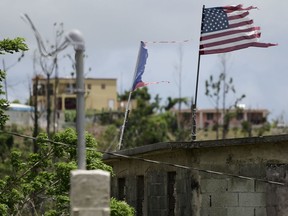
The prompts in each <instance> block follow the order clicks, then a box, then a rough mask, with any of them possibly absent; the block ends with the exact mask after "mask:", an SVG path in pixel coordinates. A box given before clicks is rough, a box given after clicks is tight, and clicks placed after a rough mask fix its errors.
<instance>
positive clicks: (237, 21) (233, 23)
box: [199, 5, 276, 55]
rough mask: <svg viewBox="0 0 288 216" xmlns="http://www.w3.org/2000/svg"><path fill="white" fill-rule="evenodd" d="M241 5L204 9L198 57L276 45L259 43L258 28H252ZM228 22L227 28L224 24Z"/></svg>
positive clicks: (251, 22) (250, 21) (245, 9)
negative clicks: (251, 47)
mask: <svg viewBox="0 0 288 216" xmlns="http://www.w3.org/2000/svg"><path fill="white" fill-rule="evenodd" d="M251 9H255V7H253V6H251V7H247V8H242V5H238V6H228V7H217V8H207V9H204V12H203V18H202V25H203V24H204V25H203V26H202V29H201V37H200V50H199V52H200V55H206V54H217V53H223V52H231V51H234V50H239V49H244V48H248V47H250V46H253V47H269V46H275V45H276V44H271V43H260V42H259V38H260V36H261V32H260V27H258V26H257V27H255V26H253V20H252V19H250V18H249V17H248V15H249V12H248V11H247V10H251ZM226 20H227V21H228V26H227V24H226V22H227V21H226Z"/></svg>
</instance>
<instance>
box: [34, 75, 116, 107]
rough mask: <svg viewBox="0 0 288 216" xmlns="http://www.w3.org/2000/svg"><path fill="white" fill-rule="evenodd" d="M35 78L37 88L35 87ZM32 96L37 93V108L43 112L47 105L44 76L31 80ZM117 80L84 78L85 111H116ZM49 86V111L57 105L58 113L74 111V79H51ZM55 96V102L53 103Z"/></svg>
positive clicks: (46, 88)
mask: <svg viewBox="0 0 288 216" xmlns="http://www.w3.org/2000/svg"><path fill="white" fill-rule="evenodd" d="M36 78H37V82H38V84H37V86H36ZM32 81H33V96H32V101H34V100H35V99H34V98H35V95H36V93H37V101H38V107H39V109H40V110H45V109H46V108H47V104H48V101H47V99H48V97H47V94H48V87H47V86H48V85H47V79H46V78H45V77H44V76H37V77H34V78H33V80H32ZM116 81H117V80H116V79H110V78H107V79H105V78H101V79H96V78H85V80H84V84H85V110H86V111H87V110H95V111H96V110H98V111H103V110H104V111H108V110H112V111H113V110H116V109H117V82H116ZM49 82H50V85H49V93H50V103H51V109H52V110H53V109H54V107H55V102H56V103H57V104H56V105H57V110H58V111H65V110H75V109H76V91H77V89H76V79H75V78H72V77H71V78H57V79H56V78H51V79H50V81H49ZM55 94H56V101H55Z"/></svg>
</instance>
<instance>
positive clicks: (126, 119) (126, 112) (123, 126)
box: [118, 42, 142, 150]
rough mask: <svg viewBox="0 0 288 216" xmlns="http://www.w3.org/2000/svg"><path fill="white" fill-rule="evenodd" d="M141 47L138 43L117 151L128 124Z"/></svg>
mask: <svg viewBox="0 0 288 216" xmlns="http://www.w3.org/2000/svg"><path fill="white" fill-rule="evenodd" d="M141 46H142V43H141V42H140V47H139V51H138V57H137V62H136V67H135V73H134V77H133V80H132V86H131V90H130V92H129V96H128V101H127V104H126V110H125V115H124V121H123V125H122V126H121V133H120V139H119V143H118V150H120V149H121V147H122V142H123V136H124V131H125V126H126V123H127V122H128V116H129V113H130V102H131V96H132V92H133V84H134V81H135V78H136V75H137V68H138V64H139V59H140V50H141Z"/></svg>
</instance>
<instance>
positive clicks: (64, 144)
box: [0, 130, 288, 187]
mask: <svg viewBox="0 0 288 216" xmlns="http://www.w3.org/2000/svg"><path fill="white" fill-rule="evenodd" d="M0 133H6V134H10V135H13V136H19V137H23V138H28V139H33V140H37V138H35V137H31V136H27V135H22V134H19V133H14V132H8V131H2V130H0ZM41 140H43V141H46V142H50V143H53V144H56V145H63V146H68V147H74V148H76V146H72V145H70V144H66V143H62V142H55V141H53V140H50V139H41ZM86 149H87V150H89V151H97V152H100V153H102V154H107V155H112V156H114V157H118V158H126V159H132V160H138V161H143V162H147V163H153V164H159V165H166V166H172V167H176V168H180V169H186V170H194V171H199V172H204V173H209V174H213V175H222V176H229V177H233V178H239V179H244V180H252V181H258V182H264V183H268V184H273V185H279V186H286V187H287V186H288V185H287V184H285V183H283V182H277V181H270V180H266V179H259V178H254V177H249V176H242V175H236V174H232V173H225V172H218V171H213V170H207V169H201V168H196V167H189V166H184V165H180V164H174V163H169V162H163V161H157V160H150V159H145V158H142V157H135V156H128V155H123V154H119V153H115V152H107V151H101V150H97V149H96V148H90V147H87V148H86Z"/></svg>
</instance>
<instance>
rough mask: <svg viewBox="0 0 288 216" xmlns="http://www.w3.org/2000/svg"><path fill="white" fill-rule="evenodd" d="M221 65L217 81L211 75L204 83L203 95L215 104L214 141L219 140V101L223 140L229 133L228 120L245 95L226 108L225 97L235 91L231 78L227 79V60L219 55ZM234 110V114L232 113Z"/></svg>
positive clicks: (235, 111) (236, 110) (235, 112)
mask: <svg viewBox="0 0 288 216" xmlns="http://www.w3.org/2000/svg"><path fill="white" fill-rule="evenodd" d="M220 57H221V65H222V72H221V73H220V74H219V76H218V79H217V80H214V78H213V75H211V76H210V77H209V79H208V80H206V81H205V89H206V91H205V95H206V96H208V97H209V98H210V99H211V100H212V102H213V103H214V104H215V109H216V119H215V120H216V121H215V124H216V127H215V129H216V139H218V138H219V117H220V101H221V99H222V116H223V125H222V139H225V138H226V136H227V133H228V131H229V124H230V120H231V119H232V118H233V117H234V116H235V115H236V114H237V112H238V111H239V108H238V103H239V102H240V101H241V100H243V99H244V98H245V97H246V95H245V94H242V95H241V96H240V97H238V98H236V99H235V101H234V103H232V104H231V105H229V107H228V108H227V107H226V96H227V95H228V94H229V93H230V92H231V93H233V94H236V90H235V87H234V83H233V78H232V77H230V78H227V72H226V64H227V58H226V56H225V55H221V56H220ZM221 93H222V96H221ZM232 110H234V112H232Z"/></svg>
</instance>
